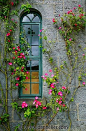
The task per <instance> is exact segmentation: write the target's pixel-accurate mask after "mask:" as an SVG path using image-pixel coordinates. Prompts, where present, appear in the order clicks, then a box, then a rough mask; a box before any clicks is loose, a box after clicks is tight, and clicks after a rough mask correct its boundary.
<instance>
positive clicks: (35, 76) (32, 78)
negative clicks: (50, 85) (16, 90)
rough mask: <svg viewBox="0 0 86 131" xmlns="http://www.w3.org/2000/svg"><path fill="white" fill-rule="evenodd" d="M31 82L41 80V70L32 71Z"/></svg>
mask: <svg viewBox="0 0 86 131" xmlns="http://www.w3.org/2000/svg"><path fill="white" fill-rule="evenodd" d="M31 82H39V72H32V74H31Z"/></svg>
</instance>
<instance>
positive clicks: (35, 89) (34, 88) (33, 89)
mask: <svg viewBox="0 0 86 131" xmlns="http://www.w3.org/2000/svg"><path fill="white" fill-rule="evenodd" d="M31 94H39V84H32V85H31Z"/></svg>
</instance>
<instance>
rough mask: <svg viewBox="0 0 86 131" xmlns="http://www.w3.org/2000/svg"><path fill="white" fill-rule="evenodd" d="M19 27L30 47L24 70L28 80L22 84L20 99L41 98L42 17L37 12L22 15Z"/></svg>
mask: <svg viewBox="0 0 86 131" xmlns="http://www.w3.org/2000/svg"><path fill="white" fill-rule="evenodd" d="M20 27H21V29H22V30H23V31H24V32H25V37H26V38H25V39H26V40H27V42H28V43H29V45H30V49H29V56H27V57H29V60H28V61H27V65H26V69H27V70H28V71H29V74H28V78H29V79H26V80H25V82H24V86H25V88H26V90H25V89H24V88H21V90H20V92H19V97H20V98H34V97H35V96H38V97H42V78H41V75H42V49H41V48H40V45H41V44H42V42H41V39H40V37H39V36H40V35H41V34H40V33H41V31H40V30H41V29H42V17H41V15H40V13H39V12H38V11H30V13H24V14H23V15H22V16H21V19H20Z"/></svg>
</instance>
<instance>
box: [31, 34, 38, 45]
mask: <svg viewBox="0 0 86 131" xmlns="http://www.w3.org/2000/svg"><path fill="white" fill-rule="evenodd" d="M38 44H39V37H38V36H33V37H32V45H38Z"/></svg>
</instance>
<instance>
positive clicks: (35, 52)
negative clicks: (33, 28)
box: [31, 46, 39, 56]
mask: <svg viewBox="0 0 86 131" xmlns="http://www.w3.org/2000/svg"><path fill="white" fill-rule="evenodd" d="M31 55H32V56H38V55H39V46H31Z"/></svg>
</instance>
